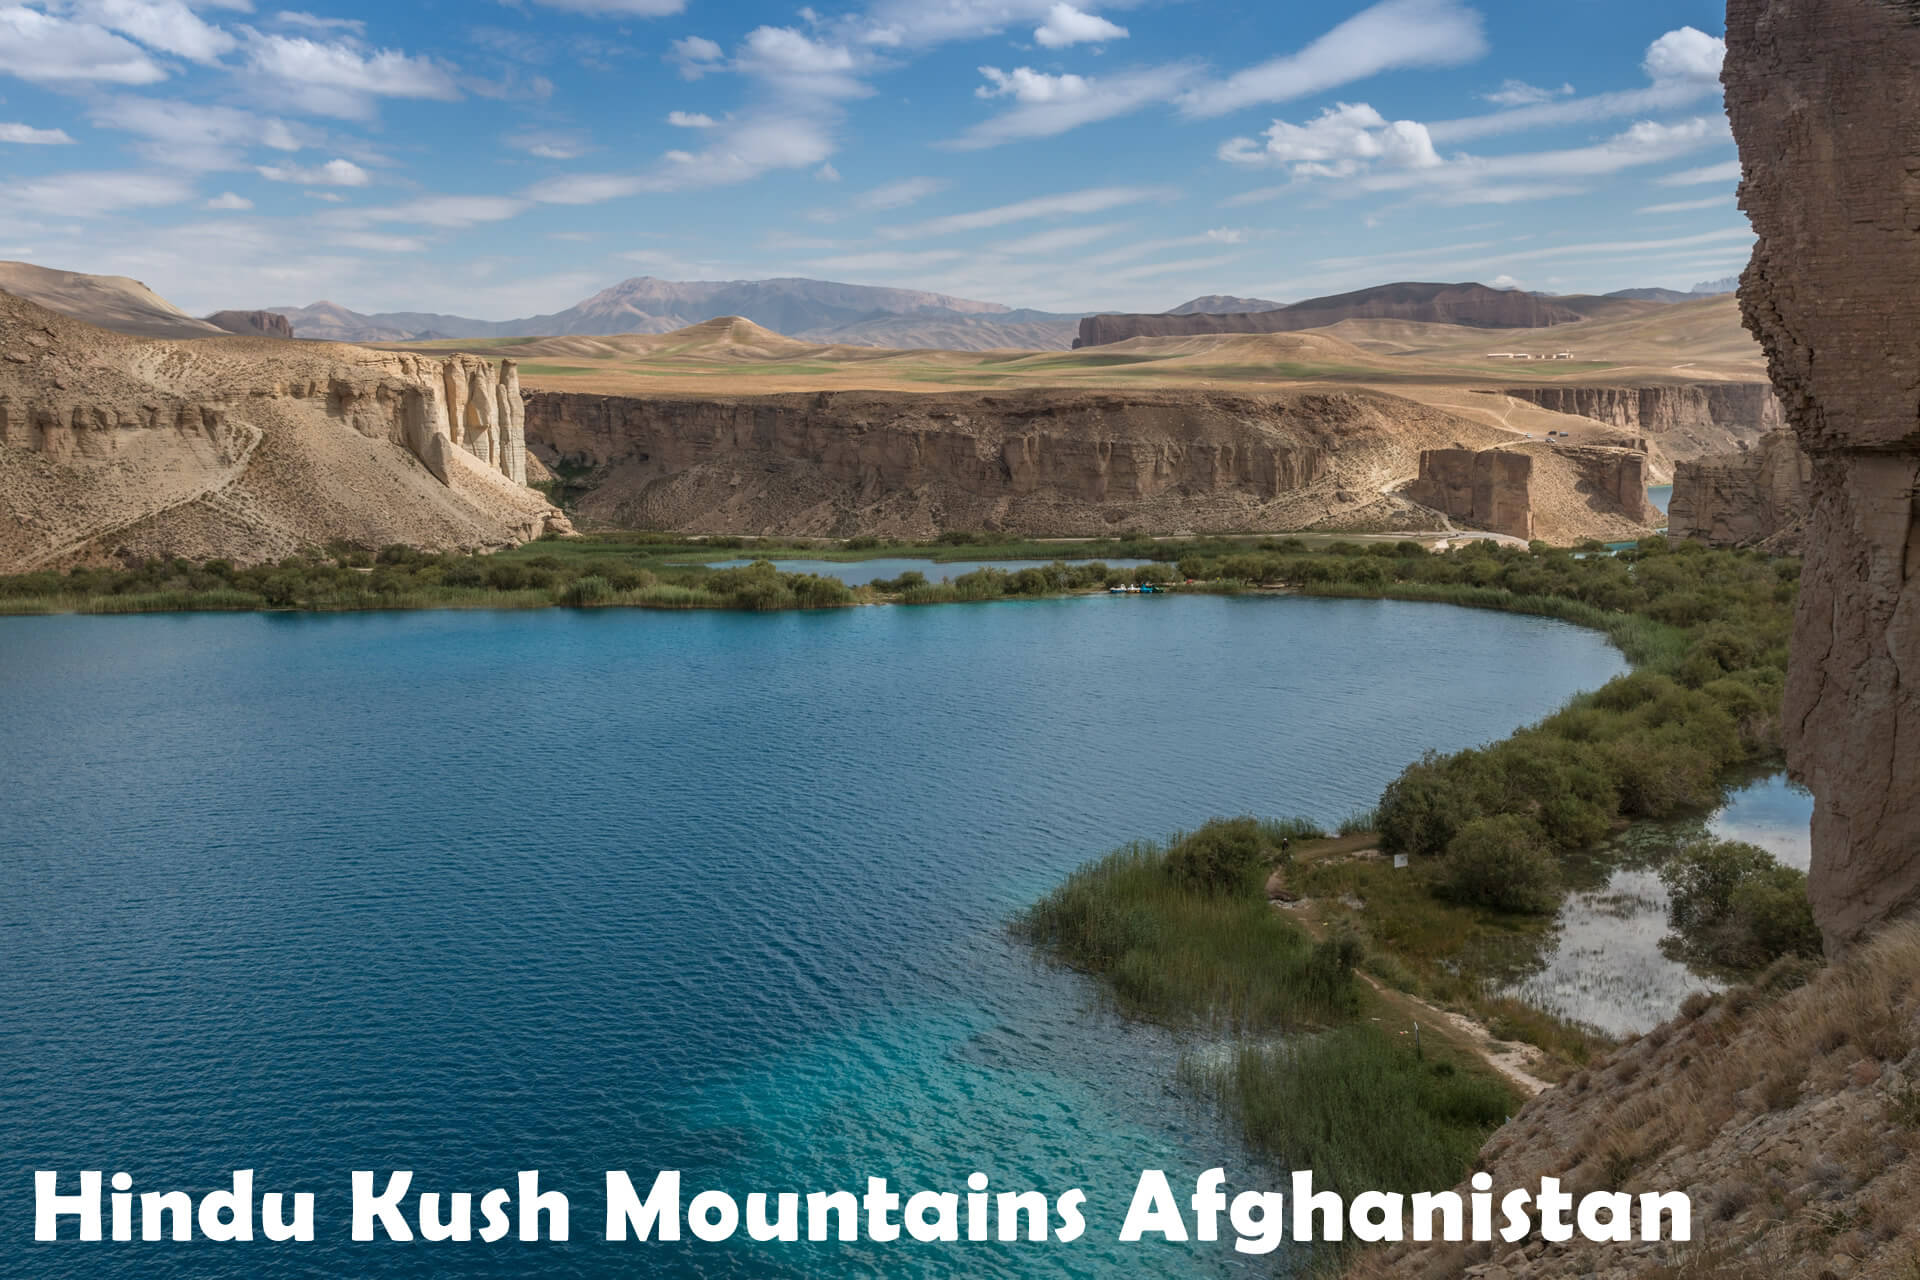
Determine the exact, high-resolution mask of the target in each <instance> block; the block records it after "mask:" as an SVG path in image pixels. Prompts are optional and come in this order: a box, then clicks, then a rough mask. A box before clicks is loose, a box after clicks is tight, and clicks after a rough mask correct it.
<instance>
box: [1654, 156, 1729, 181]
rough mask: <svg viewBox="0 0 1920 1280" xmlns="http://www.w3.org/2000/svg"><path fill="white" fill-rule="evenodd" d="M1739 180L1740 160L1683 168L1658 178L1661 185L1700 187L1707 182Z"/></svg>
mask: <svg viewBox="0 0 1920 1280" xmlns="http://www.w3.org/2000/svg"><path fill="white" fill-rule="evenodd" d="M1738 181H1740V162H1739V161H1738V160H1729V161H1727V162H1726V163H1724V164H1710V165H1707V166H1706V167H1705V168H1701V169H1683V170H1681V171H1680V172H1679V173H1670V174H1668V175H1667V176H1666V177H1664V178H1661V179H1660V180H1659V182H1660V185H1661V186H1663V187H1701V186H1705V185H1706V184H1707V183H1709V182H1738Z"/></svg>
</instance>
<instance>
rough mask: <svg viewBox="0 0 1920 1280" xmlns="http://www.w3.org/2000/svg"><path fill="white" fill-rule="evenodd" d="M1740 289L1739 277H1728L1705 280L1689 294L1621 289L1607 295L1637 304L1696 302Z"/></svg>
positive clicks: (1670, 291) (1669, 290)
mask: <svg viewBox="0 0 1920 1280" xmlns="http://www.w3.org/2000/svg"><path fill="white" fill-rule="evenodd" d="M1739 289H1740V277H1739V276H1727V277H1725V278H1723V279H1720V280H1703V281H1701V282H1700V283H1699V284H1697V285H1695V286H1693V288H1692V290H1690V291H1689V292H1687V293H1681V292H1680V291H1679V290H1678V289H1620V290H1616V291H1615V292H1613V293H1610V294H1608V295H1607V297H1609V298H1632V299H1634V300H1635V301H1637V302H1694V301H1697V300H1698V299H1701V298H1717V297H1719V296H1720V295H1721V294H1723V293H1737V292H1739Z"/></svg>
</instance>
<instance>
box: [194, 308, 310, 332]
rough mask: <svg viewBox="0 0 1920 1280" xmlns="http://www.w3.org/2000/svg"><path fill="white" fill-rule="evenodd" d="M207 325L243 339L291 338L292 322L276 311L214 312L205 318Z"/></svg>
mask: <svg viewBox="0 0 1920 1280" xmlns="http://www.w3.org/2000/svg"><path fill="white" fill-rule="evenodd" d="M207 323H208V324H214V325H219V326H220V327H221V328H222V329H225V330H226V331H227V332H228V333H237V334H239V335H240V336H241V337H243V338H291V337H292V336H293V322H292V321H291V320H289V319H287V318H286V317H285V316H283V315H281V314H280V313H279V312H277V311H216V312H214V313H213V314H212V315H210V316H208V317H207Z"/></svg>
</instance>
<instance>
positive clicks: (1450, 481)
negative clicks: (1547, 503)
mask: <svg viewBox="0 0 1920 1280" xmlns="http://www.w3.org/2000/svg"><path fill="white" fill-rule="evenodd" d="M1532 479H1533V459H1532V458H1530V457H1528V456H1527V455H1526V454H1524V453H1512V452H1508V451H1507V450H1504V449H1483V450H1479V451H1477V452H1476V451H1475V450H1472V449H1428V450H1425V451H1424V452H1422V453H1421V455H1420V475H1419V478H1418V479H1416V480H1415V481H1414V482H1413V483H1412V484H1411V485H1409V486H1407V497H1408V498H1410V499H1412V500H1413V501H1414V502H1417V503H1419V504H1420V505H1421V506H1423V507H1431V508H1433V509H1434V510H1435V511H1438V512H1441V513H1443V514H1445V515H1447V516H1450V517H1452V518H1453V519H1456V520H1464V521H1466V522H1467V523H1468V524H1472V525H1477V526H1479V527H1480V528H1483V529H1491V530H1492V531H1493V532H1495V533H1505V534H1510V535H1512V536H1513V537H1516V538H1526V539H1531V538H1532V537H1533V495H1532V492H1531V483H1532Z"/></svg>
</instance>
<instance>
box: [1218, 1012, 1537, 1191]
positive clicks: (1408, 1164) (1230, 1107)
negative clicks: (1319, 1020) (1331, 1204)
mask: <svg viewBox="0 0 1920 1280" xmlns="http://www.w3.org/2000/svg"><path fill="white" fill-rule="evenodd" d="M1181 1074H1182V1076H1183V1078H1184V1079H1186V1080H1187V1082H1188V1083H1189V1084H1191V1085H1194V1086H1195V1087H1197V1088H1199V1089H1201V1090H1203V1091H1205V1092H1206V1093H1207V1094H1209V1095H1210V1096H1212V1097H1213V1098H1215V1099H1216V1100H1217V1101H1218V1102H1219V1103H1220V1104H1221V1106H1222V1107H1223V1108H1225V1109H1226V1110H1227V1111H1228V1112H1229V1113H1231V1114H1232V1115H1233V1116H1235V1117H1236V1118H1237V1119H1238V1120H1239V1123H1240V1126H1241V1128H1242V1130H1243V1131H1244V1133H1245V1134H1246V1136H1247V1139H1248V1140H1249V1141H1250V1142H1251V1143H1252V1144H1253V1145H1254V1146H1255V1147H1257V1148H1259V1149H1261V1150H1263V1151H1268V1152H1272V1153H1273V1154H1275V1155H1277V1156H1279V1157H1280V1158H1281V1159H1282V1160H1284V1161H1286V1162H1287V1163H1288V1164H1289V1165H1290V1166H1291V1167H1292V1168H1295V1169H1311V1170H1313V1174H1314V1184H1315V1186H1316V1187H1331V1188H1333V1189H1334V1190H1336V1191H1339V1192H1340V1193H1341V1194H1343V1195H1345V1196H1349V1197H1350V1196H1353V1195H1355V1194H1357V1193H1359V1192H1361V1191H1399V1192H1403V1193H1406V1192H1413V1191H1431V1190H1435V1189H1437V1188H1441V1187H1448V1186H1452V1185H1453V1184H1454V1183H1455V1182H1457V1181H1458V1180H1459V1178H1460V1175H1461V1171H1462V1170H1464V1169H1466V1168H1468V1167H1469V1166H1471V1165H1472V1163H1473V1159H1474V1156H1475V1155H1476V1154H1477V1153H1478V1152H1479V1150H1480V1146H1481V1144H1482V1143H1484V1142H1485V1141H1486V1140H1487V1134H1488V1133H1490V1132H1491V1131H1492V1130H1493V1129H1495V1128H1497V1127H1498V1126H1499V1125H1500V1124H1502V1123H1503V1122H1504V1121H1505V1120H1506V1118H1507V1117H1508V1116H1509V1115H1511V1114H1512V1113H1513V1112H1514V1111H1516V1110H1517V1109H1518V1103H1519V1098H1518V1096H1517V1095H1516V1094H1515V1093H1514V1091H1513V1090H1512V1089H1511V1088H1510V1087H1509V1086H1507V1085H1506V1084H1505V1083H1504V1082H1502V1081H1501V1080H1499V1079H1497V1078H1495V1077H1493V1076H1490V1075H1488V1074H1486V1073H1484V1072H1481V1071H1476V1070H1469V1069H1465V1067H1464V1064H1463V1063H1462V1062H1461V1061H1460V1060H1459V1059H1458V1058H1457V1057H1456V1056H1455V1055H1454V1054H1453V1053H1452V1052H1451V1051H1450V1050H1448V1049H1445V1048H1443V1047H1442V1046H1439V1045H1430V1046H1428V1047H1427V1048H1426V1049H1425V1051H1424V1052H1419V1053H1416V1051H1415V1049H1414V1045H1413V1043H1412V1041H1411V1039H1410V1038H1408V1037H1405V1036H1400V1035H1396V1034H1393V1033H1389V1032H1387V1031H1385V1030H1382V1029H1381V1028H1380V1027H1379V1026H1376V1025H1375V1024H1373V1023H1370V1022H1362V1023H1354V1024H1352V1025H1349V1026H1344V1027H1341V1028H1339V1029H1338V1030H1334V1031H1328V1032H1325V1033H1323V1034H1320V1035H1314V1036H1302V1037H1297V1038H1295V1039H1292V1040H1288V1041H1286V1042H1283V1043H1278V1044H1275V1043H1243V1044H1241V1045H1240V1046H1238V1047H1237V1048H1236V1049H1235V1050H1234V1052H1233V1053H1232V1055H1231V1056H1230V1057H1229V1058H1228V1059H1227V1060H1226V1062H1225V1063H1224V1064H1221V1065H1209V1064H1206V1063H1204V1062H1202V1061H1200V1060H1196V1059H1194V1058H1191V1057H1190V1058H1188V1059H1187V1060H1186V1061H1184V1062H1183V1063H1182V1069H1181Z"/></svg>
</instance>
